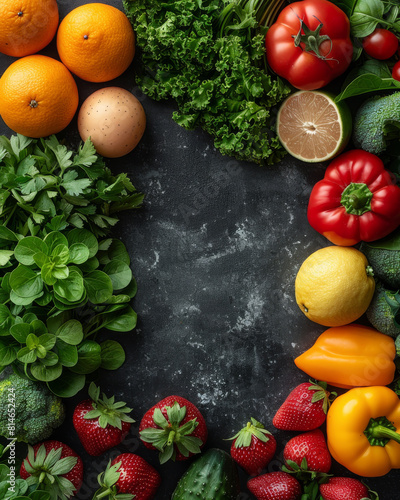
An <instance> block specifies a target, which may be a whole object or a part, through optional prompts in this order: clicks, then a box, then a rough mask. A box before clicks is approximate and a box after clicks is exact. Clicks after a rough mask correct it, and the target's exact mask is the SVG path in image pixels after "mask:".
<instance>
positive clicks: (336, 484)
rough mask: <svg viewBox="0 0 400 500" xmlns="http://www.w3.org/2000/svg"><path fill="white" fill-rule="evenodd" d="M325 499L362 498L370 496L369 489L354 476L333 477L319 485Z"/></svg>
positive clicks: (353, 499) (348, 499)
mask: <svg viewBox="0 0 400 500" xmlns="http://www.w3.org/2000/svg"><path fill="white" fill-rule="evenodd" d="M319 492H320V493H321V496H322V498H323V499H324V500H362V499H363V498H365V499H367V498H369V493H370V492H369V490H368V488H367V487H366V486H365V484H363V483H362V482H361V481H359V480H358V479H353V478H352V477H331V478H330V479H329V480H328V482H327V483H325V484H321V485H320V486H319Z"/></svg>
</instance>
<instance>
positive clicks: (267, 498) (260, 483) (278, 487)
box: [247, 471, 301, 500]
mask: <svg viewBox="0 0 400 500" xmlns="http://www.w3.org/2000/svg"><path fill="white" fill-rule="evenodd" d="M247 488H248V489H249V491H250V492H251V493H252V494H253V495H254V496H255V497H256V498H257V500H297V499H299V498H300V495H301V486H300V483H299V481H298V480H297V479H296V478H295V477H293V476H291V475H290V474H288V473H287V472H283V471H277V472H268V473H267V474H263V475H262V476H257V477H253V478H252V479H249V480H248V481H247Z"/></svg>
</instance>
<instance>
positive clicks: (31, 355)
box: [17, 347, 37, 363]
mask: <svg viewBox="0 0 400 500" xmlns="http://www.w3.org/2000/svg"><path fill="white" fill-rule="evenodd" d="M17 359H18V360H19V361H21V363H33V362H35V361H36V359H37V355H36V352H35V349H30V348H29V347H23V348H22V349H20V350H19V351H18V353H17Z"/></svg>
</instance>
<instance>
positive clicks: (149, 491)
mask: <svg viewBox="0 0 400 500" xmlns="http://www.w3.org/2000/svg"><path fill="white" fill-rule="evenodd" d="M98 482H99V484H100V488H99V489H98V490H97V491H96V493H95V494H94V497H93V500H96V499H97V498H99V499H100V498H109V499H110V500H111V499H114V498H115V499H116V498H121V499H122V497H123V495H126V496H124V497H123V498H126V499H128V498H129V499H131V498H134V499H135V500H151V499H152V498H154V495H155V494H156V492H157V489H158V488H159V486H160V484H161V476H160V474H159V473H158V472H157V471H156V470H155V469H154V467H152V466H151V465H150V464H149V463H148V462H146V460H144V459H143V458H142V457H140V456H139V455H135V454H134V453H122V454H121V455H118V456H117V457H115V458H114V460H113V461H112V462H111V461H110V462H109V464H108V466H107V468H106V470H105V471H104V472H102V473H101V474H100V475H99V476H98Z"/></svg>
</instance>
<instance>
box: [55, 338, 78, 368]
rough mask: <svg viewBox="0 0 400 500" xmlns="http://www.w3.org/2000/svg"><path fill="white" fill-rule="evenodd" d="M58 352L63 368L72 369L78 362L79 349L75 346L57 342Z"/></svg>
mask: <svg viewBox="0 0 400 500" xmlns="http://www.w3.org/2000/svg"><path fill="white" fill-rule="evenodd" d="M56 352H57V355H58V359H59V360H60V363H61V364H62V365H63V366H66V367H72V366H75V365H76V363H77V362H78V349H77V347H76V346H75V345H70V344H67V343H66V342H64V341H63V340H57V342H56Z"/></svg>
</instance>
